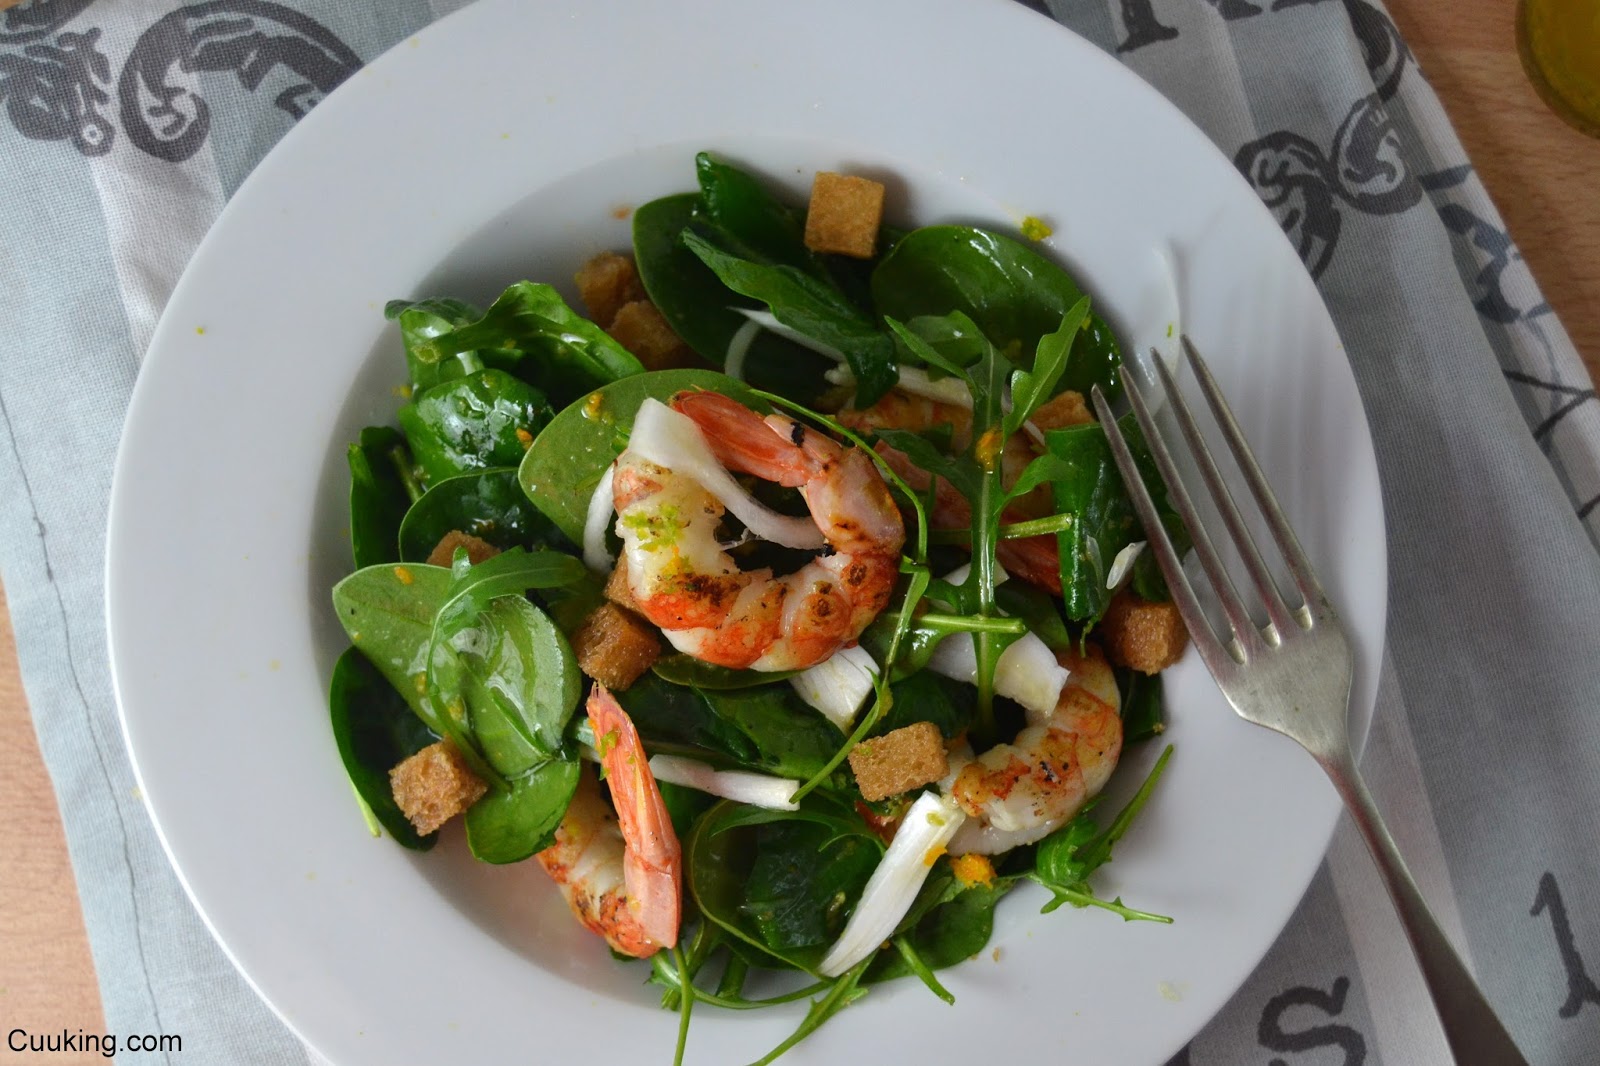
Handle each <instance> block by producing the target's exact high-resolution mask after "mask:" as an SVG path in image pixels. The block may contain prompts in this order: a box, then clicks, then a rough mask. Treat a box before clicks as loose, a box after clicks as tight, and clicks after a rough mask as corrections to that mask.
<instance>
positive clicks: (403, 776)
mask: <svg viewBox="0 0 1600 1066" xmlns="http://www.w3.org/2000/svg"><path fill="white" fill-rule="evenodd" d="M389 790H390V791H391V792H393V793H394V801H395V803H396V804H398V805H399V807H400V812H401V813H402V814H404V815H405V816H406V818H407V819H409V820H410V822H411V824H412V825H414V826H416V827H417V832H419V833H421V834H422V835H423V836H427V835H428V834H429V833H432V832H434V831H435V830H437V829H438V828H439V827H440V826H441V825H443V824H444V823H446V822H448V821H449V820H450V819H452V818H454V817H455V816H456V815H458V814H461V813H463V812H464V811H466V809H467V808H468V807H470V806H472V805H473V804H474V803H476V802H478V800H479V799H481V798H482V797H483V794H484V793H485V792H487V791H488V790H489V787H488V786H487V785H485V784H484V783H483V781H482V779H481V778H479V777H478V775H477V774H475V773H473V772H472V767H470V766H468V765H467V761H466V760H465V759H463V758H462V757H461V753H460V752H458V751H456V749H455V748H454V747H452V746H451V745H450V742H449V741H448V740H441V741H438V742H437V743H434V744H429V745H428V746H427V747H425V748H423V749H422V750H421V751H419V752H417V753H416V754H415V755H413V756H411V757H410V758H408V759H405V760H403V761H402V762H401V763H400V764H399V765H397V766H396V767H395V768H394V769H392V770H390V771H389Z"/></svg>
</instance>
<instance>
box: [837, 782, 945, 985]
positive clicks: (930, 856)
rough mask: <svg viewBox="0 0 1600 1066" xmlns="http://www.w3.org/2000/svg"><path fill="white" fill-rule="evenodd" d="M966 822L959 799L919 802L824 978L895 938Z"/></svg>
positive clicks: (928, 797)
mask: <svg viewBox="0 0 1600 1066" xmlns="http://www.w3.org/2000/svg"><path fill="white" fill-rule="evenodd" d="M966 818H967V816H966V815H965V814H964V813H962V810H961V808H960V807H958V806H956V802H955V800H952V799H946V798H945V797H944V796H940V795H938V794H937V793H934V792H924V793H923V794H922V795H920V796H918V797H917V802H915V803H913V804H912V805H911V810H909V811H907V812H906V817H905V820H904V821H903V822H901V823H900V828H899V830H897V831H896V832H895V835H894V841H893V842H892V843H891V844H890V845H889V850H888V851H886V852H884V855H883V858H882V859H880V860H879V861H878V868H877V869H876V870H874V871H872V877H870V878H869V879H868V880H867V887H866V888H865V889H863V890H862V892H861V901H860V902H859V903H857V904H856V909H855V912H854V913H853V914H851V915H850V920H849V921H848V922H846V923H845V926H844V932H842V933H840V934H839V939H838V940H837V941H836V942H835V943H834V945H833V947H831V948H829V949H828V954H827V955H826V956H824V957H823V959H822V965H821V966H820V967H818V969H819V970H820V971H821V973H822V974H823V976H825V977H837V976H839V975H840V974H842V973H844V972H845V971H846V970H848V969H850V967H852V966H854V965H855V964H856V963H858V962H860V961H861V960H862V959H864V958H866V957H867V956H868V955H871V954H872V953H873V952H874V951H877V950H878V948H879V946H881V945H882V944H883V942H884V941H886V940H888V939H889V937H890V936H892V935H893V934H894V928H895V926H897V925H899V924H900V919H902V918H904V917H905V916H906V912H907V911H908V910H910V909H911V904H912V903H913V902H914V901H915V900H916V898H917V893H918V892H919V891H921V889H922V883H923V882H924V881H926V880H927V879H928V871H929V870H930V869H932V867H933V864H934V862H935V861H936V860H937V859H938V858H939V856H940V855H941V854H943V853H944V846H945V845H946V844H948V843H949V842H950V838H951V837H952V836H953V835H954V834H955V831H956V830H957V829H960V828H961V823H962V822H964V821H966Z"/></svg>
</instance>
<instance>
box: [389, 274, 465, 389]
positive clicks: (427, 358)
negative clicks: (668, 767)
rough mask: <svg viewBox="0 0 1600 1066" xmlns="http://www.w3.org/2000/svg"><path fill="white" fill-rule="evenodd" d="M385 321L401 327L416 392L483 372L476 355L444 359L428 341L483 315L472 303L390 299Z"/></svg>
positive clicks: (445, 300) (447, 299)
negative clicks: (472, 373)
mask: <svg viewBox="0 0 1600 1066" xmlns="http://www.w3.org/2000/svg"><path fill="white" fill-rule="evenodd" d="M383 315H384V317H385V318H387V319H389V320H390V321H392V322H395V323H397V324H398V325H399V326H400V339H401V340H402V341H403V342H404V344H405V348H406V366H407V367H408V368H409V369H410V371H411V387H412V389H413V390H415V391H417V392H421V391H422V390H424V389H430V388H432V387H433V386H435V385H438V384H439V383H441V382H445V381H449V380H450V379H451V378H458V377H461V376H462V375H464V374H469V373H471V372H472V371H474V370H482V369H483V364H482V362H481V360H479V359H478V353H476V352H470V351H468V352H459V353H457V354H456V355H455V357H453V358H450V357H441V355H440V353H439V350H438V349H437V348H435V347H434V346H433V345H431V344H429V343H428V342H429V341H431V340H433V338H435V337H438V336H441V335H442V334H445V333H449V332H450V331H451V330H453V329H457V328H459V327H461V326H465V325H466V324H467V323H469V322H473V321H475V320H476V319H478V318H480V317H481V316H482V315H483V312H482V311H480V310H478V309H477V308H476V307H473V306H472V305H471V304H469V303H463V302H461V301H460V300H452V299H450V298H448V297H445V298H441V299H433V300H390V301H389V302H388V303H387V304H386V305H384V308H383Z"/></svg>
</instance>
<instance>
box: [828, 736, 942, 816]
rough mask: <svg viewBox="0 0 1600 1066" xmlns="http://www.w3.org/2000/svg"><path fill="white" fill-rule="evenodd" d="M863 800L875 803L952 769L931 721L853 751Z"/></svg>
mask: <svg viewBox="0 0 1600 1066" xmlns="http://www.w3.org/2000/svg"><path fill="white" fill-rule="evenodd" d="M850 769H851V770H853V771H854V772H855V775H856V784H857V785H858V786H859V787H860V789H861V797H862V799H865V800H869V801H873V802H876V801H877V800H882V799H888V798H889V797H890V796H898V795H900V793H902V792H909V791H910V790H911V789H914V788H917V787H918V786H920V785H926V784H928V783H929V782H930V781H937V780H939V779H940V778H941V777H943V776H944V775H945V774H946V773H948V772H949V770H950V760H949V758H948V757H947V756H946V755H945V750H944V737H943V735H941V734H940V732H939V727H938V726H936V725H934V724H933V723H932V722H914V723H912V724H911V725H908V726H903V727H902V728H900V729H895V730H891V731H890V732H888V733H885V734H884V735H883V736H881V737H874V738H873V739H871V740H863V741H862V742H861V743H860V744H857V745H856V746H855V747H854V748H853V749H852V750H851V752H850Z"/></svg>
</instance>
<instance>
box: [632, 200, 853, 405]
mask: <svg viewBox="0 0 1600 1066" xmlns="http://www.w3.org/2000/svg"><path fill="white" fill-rule="evenodd" d="M699 203H700V197H698V196H696V195H695V194H694V193H684V194H682V195H680V196H668V197H664V198H663V199H660V200H652V201H650V202H649V203H647V204H645V205H644V206H642V207H640V208H639V209H638V210H636V211H635V212H634V213H633V255H634V260H635V261H636V262H637V264H638V268H639V280H640V281H641V282H643V283H644V288H645V292H647V293H648V294H649V295H650V300H651V302H652V303H654V304H655V305H656V308H657V309H658V310H659V311H660V312H661V315H662V317H663V318H665V319H666V320H667V324H668V325H670V326H671V327H672V329H673V332H675V333H677V335H678V336H679V337H681V338H683V341H684V343H685V344H687V345H689V347H691V348H693V349H694V350H695V351H697V352H699V353H700V354H701V355H703V356H704V357H705V358H707V359H709V360H710V361H711V362H713V363H718V364H721V363H724V362H726V361H727V356H728V346H729V344H730V343H731V342H732V341H733V336H734V334H735V333H737V332H738V331H739V330H740V329H741V328H742V327H743V326H744V325H745V323H746V321H747V320H746V319H745V317H744V316H743V315H741V314H739V312H737V311H734V310H732V308H734V307H741V306H742V307H759V306H760V301H758V300H752V299H750V298H749V297H746V296H741V295H739V294H738V293H736V292H734V291H733V290H732V289H730V288H728V287H727V286H726V285H724V284H723V283H722V282H721V280H720V279H718V277H717V275H716V274H715V273H713V272H712V271H711V268H710V267H708V266H706V265H705V264H704V263H702V262H701V261H700V257H699V256H697V255H695V254H694V253H693V252H691V251H690V250H689V247H688V246H687V245H686V244H684V243H683V240H682V237H683V231H684V228H685V227H686V226H688V224H689V222H690V221H691V220H692V219H693V218H694V217H695V215H696V212H697V210H698V208H699ZM833 365H834V364H833V360H831V359H829V358H828V357H827V356H825V355H821V354H819V353H817V352H814V351H812V350H811V349H809V348H806V347H805V346H803V345H800V344H796V343H795V342H794V341H792V340H790V339H789V338H787V337H784V336H782V335H780V334H777V333H774V332H772V331H771V330H765V329H764V330H762V331H761V332H759V333H757V334H756V335H755V338H754V339H753V340H752V341H751V342H750V348H749V351H748V352H746V354H745V360H744V374H743V377H744V379H745V380H746V381H748V382H749V383H750V384H751V385H753V386H754V387H756V388H759V389H767V390H769V391H772V392H778V393H782V394H783V395H785V396H793V397H796V398H797V399H800V400H802V401H811V400H814V399H815V398H816V396H817V395H818V394H819V393H821V392H822V391H823V390H824V389H825V388H827V382H826V381H825V380H824V379H823V376H822V375H823V373H824V372H826V371H827V370H828V368H829V367H831V366H833Z"/></svg>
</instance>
